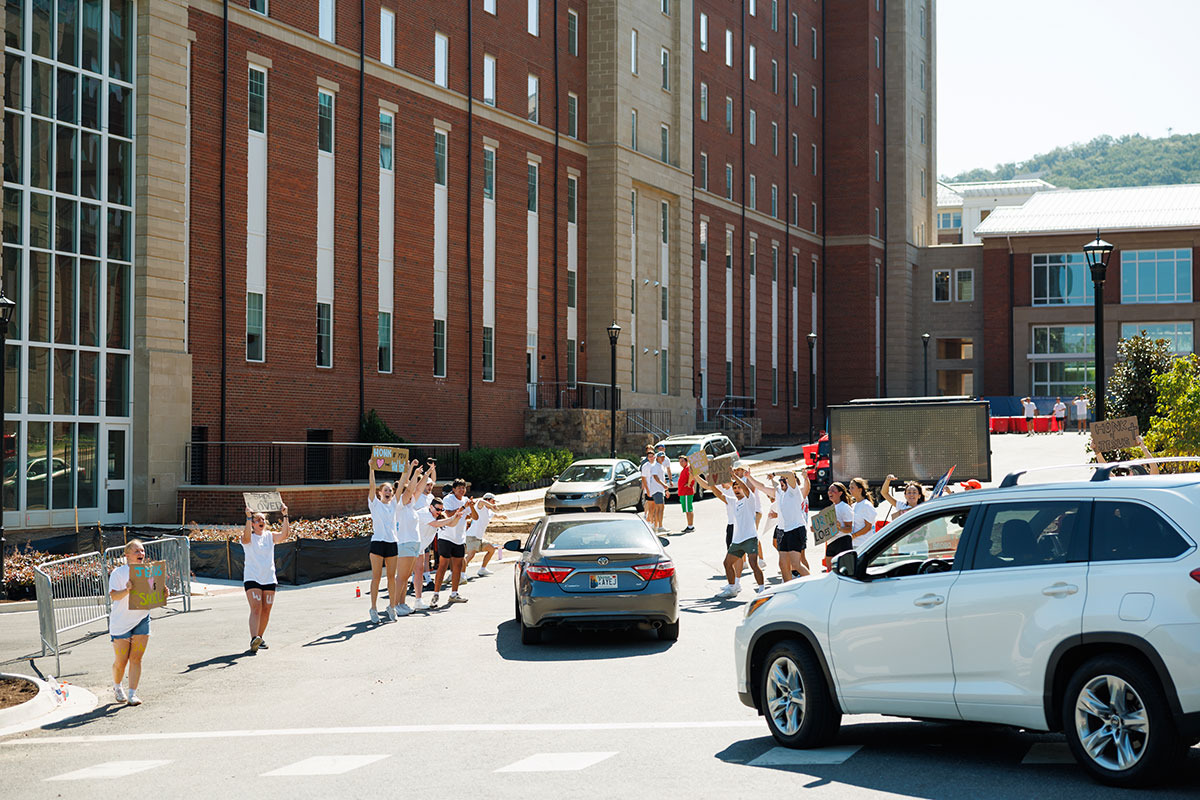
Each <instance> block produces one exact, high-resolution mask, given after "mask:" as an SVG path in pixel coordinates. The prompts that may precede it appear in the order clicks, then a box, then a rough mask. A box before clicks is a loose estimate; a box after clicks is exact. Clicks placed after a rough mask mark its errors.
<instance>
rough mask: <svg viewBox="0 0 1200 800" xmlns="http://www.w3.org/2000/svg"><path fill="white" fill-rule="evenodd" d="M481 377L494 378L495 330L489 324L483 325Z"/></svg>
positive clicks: (487, 379) (488, 379)
mask: <svg viewBox="0 0 1200 800" xmlns="http://www.w3.org/2000/svg"><path fill="white" fill-rule="evenodd" d="M483 379H484V380H485V381H494V380H496V332H495V330H494V329H493V328H492V327H491V326H489V325H484V326H483Z"/></svg>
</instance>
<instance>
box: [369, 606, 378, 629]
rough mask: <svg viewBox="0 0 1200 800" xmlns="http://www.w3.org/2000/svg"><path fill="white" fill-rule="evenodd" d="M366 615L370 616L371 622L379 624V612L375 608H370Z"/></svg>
mask: <svg viewBox="0 0 1200 800" xmlns="http://www.w3.org/2000/svg"><path fill="white" fill-rule="evenodd" d="M368 616H369V617H370V618H371V622H374V623H375V624H376V625H378V624H379V622H380V620H379V612H378V611H376V610H375V609H373V608H372V609H371V611H370V612H369V614H368Z"/></svg>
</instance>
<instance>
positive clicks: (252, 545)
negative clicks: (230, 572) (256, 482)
mask: <svg viewBox="0 0 1200 800" xmlns="http://www.w3.org/2000/svg"><path fill="white" fill-rule="evenodd" d="M279 512H280V514H281V516H282V518H283V525H282V526H281V528H280V531H279V533H272V532H271V531H270V530H268V529H267V515H266V514H264V513H263V512H261V511H259V512H257V513H255V512H252V511H251V510H250V509H249V508H247V509H246V529H245V530H244V531H242V539H241V542H242V551H243V552H244V553H245V567H244V569H243V571H242V586H243V588H245V590H246V602H248V603H249V604H250V652H251V653H255V654H257V653H258V651H259V648H263V649H268V648H267V643H266V642H265V641H263V634H264V633H266V632H267V622H269V621H270V619H271V608H272V606H274V605H275V590H276V588H278V586H279V582H278V581H277V580H276V579H275V545H277V544H283V543H284V542H286V541H287V538H288V536H290V535H291V533H292V529H291V526H290V523H289V521H288V510H287V506H284V507H283V508H281V509H279Z"/></svg>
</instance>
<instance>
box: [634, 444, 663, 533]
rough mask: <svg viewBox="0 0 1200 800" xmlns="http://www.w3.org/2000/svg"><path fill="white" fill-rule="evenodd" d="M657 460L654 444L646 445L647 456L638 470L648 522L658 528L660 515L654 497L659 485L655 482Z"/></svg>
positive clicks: (652, 526)
mask: <svg viewBox="0 0 1200 800" xmlns="http://www.w3.org/2000/svg"><path fill="white" fill-rule="evenodd" d="M655 461H656V459H655V458H654V447H653V445H646V457H645V458H643V459H642V463H641V465H639V466H638V472H639V473H641V476H642V504H643V505H644V506H645V508H646V522H647V523H648V524H649V525H650V527H651V528H654V529H655V530H657V529H658V522H657V519H658V517H657V514H656V513H655V510H654V505H655V504H654V498H655V497H656V496H657V495H656V494H655V489H654V487H655V486H656V485H657V484H655V483H654V463H655Z"/></svg>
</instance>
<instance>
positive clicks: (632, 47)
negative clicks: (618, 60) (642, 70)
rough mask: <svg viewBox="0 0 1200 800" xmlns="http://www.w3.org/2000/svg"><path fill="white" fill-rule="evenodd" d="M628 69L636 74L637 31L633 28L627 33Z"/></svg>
mask: <svg viewBox="0 0 1200 800" xmlns="http://www.w3.org/2000/svg"><path fill="white" fill-rule="evenodd" d="M629 71H630V72H632V73H633V74H634V75H637V74H638V33H637V28H634V29H633V30H632V31H630V33H629Z"/></svg>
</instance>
